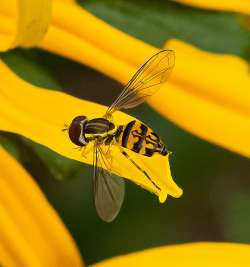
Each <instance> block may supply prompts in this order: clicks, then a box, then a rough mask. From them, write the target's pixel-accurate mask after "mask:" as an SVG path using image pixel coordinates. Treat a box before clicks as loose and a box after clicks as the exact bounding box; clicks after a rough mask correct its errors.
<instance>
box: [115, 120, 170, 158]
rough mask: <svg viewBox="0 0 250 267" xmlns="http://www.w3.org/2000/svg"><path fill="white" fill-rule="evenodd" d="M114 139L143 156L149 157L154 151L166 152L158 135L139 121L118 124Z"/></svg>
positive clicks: (164, 153) (165, 153) (163, 153)
mask: <svg viewBox="0 0 250 267" xmlns="http://www.w3.org/2000/svg"><path fill="white" fill-rule="evenodd" d="M116 139H117V142H118V143H119V144H120V145H121V146H122V147H125V148H127V149H130V150H132V151H134V152H136V153H138V154H141V155H144V156H148V157H150V156H152V155H153V154H154V153H155V152H158V153H160V154H161V155H164V156H165V155H167V153H168V152H167V149H166V147H165V146H164V144H163V142H162V141H161V139H160V138H159V136H158V135H157V134H156V133H155V132H154V131H153V130H152V129H151V128H149V127H148V126H146V125H145V124H143V123H141V122H140V121H136V120H134V121H131V122H129V123H128V124H127V125H125V126H120V127H119V131H118V133H117V136H116Z"/></svg>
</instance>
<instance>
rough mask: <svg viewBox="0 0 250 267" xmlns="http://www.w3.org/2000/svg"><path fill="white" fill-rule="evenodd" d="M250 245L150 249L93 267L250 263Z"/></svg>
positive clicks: (231, 266)
mask: <svg viewBox="0 0 250 267" xmlns="http://www.w3.org/2000/svg"><path fill="white" fill-rule="evenodd" d="M249 251H250V245H243V244H233V243H190V244H183V245H172V246H165V247H158V248H152V249H147V250H144V251H141V252H136V253H131V254H128V255H124V256H118V257H115V258H113V259H108V260H106V261H103V262H100V263H97V264H94V265H92V266H93V267H115V266H119V267H126V266H130V267H136V266H145V267H146V266H173V267H175V266H176V267H177V266H178V267H179V266H190V267H200V266H203V267H210V266H214V267H221V266H227V267H235V266H248V265H249V264H250V260H249Z"/></svg>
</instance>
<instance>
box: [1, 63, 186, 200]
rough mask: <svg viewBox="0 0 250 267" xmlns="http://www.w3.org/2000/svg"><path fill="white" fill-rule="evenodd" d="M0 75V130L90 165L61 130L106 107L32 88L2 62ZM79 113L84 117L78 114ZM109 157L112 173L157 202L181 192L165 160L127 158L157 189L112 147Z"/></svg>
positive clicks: (119, 116)
mask: <svg viewBox="0 0 250 267" xmlns="http://www.w3.org/2000/svg"><path fill="white" fill-rule="evenodd" d="M0 73H2V79H1V84H0V101H1V106H0V114H1V116H0V130H4V131H9V132H14V133H18V134H20V135H23V136H25V137H27V138H29V139H31V140H33V141H35V142H37V143H39V144H43V145H45V146H47V147H49V148H50V149H52V150H54V151H56V152H57V153H59V154H61V155H63V156H66V157H68V158H71V159H74V160H78V161H82V162H85V163H88V164H92V161H93V156H92V155H91V153H89V154H88V155H87V157H86V158H85V157H83V156H82V155H81V152H80V151H78V150H76V149H73V148H72V147H73V146H72V143H71V141H70V139H69V137H68V135H67V134H65V133H63V132H62V131H61V130H62V128H63V127H64V124H65V123H68V124H69V123H70V122H71V120H72V119H73V118H75V117H76V116H77V115H85V116H87V117H88V118H95V117H98V116H103V114H105V112H106V109H107V107H105V106H102V105H98V104H96V103H93V102H89V101H85V100H80V99H77V98H75V97H72V96H69V95H66V94H64V93H61V92H59V91H52V90H46V89H43V88H38V87H36V86H33V85H31V84H29V83H27V82H25V81H23V80H22V79H20V78H19V77H17V76H16V75H15V74H14V73H13V72H12V71H11V70H10V69H9V68H8V67H7V66H6V65H5V64H4V63H3V62H2V61H0ZM10 88H11V90H10ZM83 110H84V112H85V114H82V111H83ZM114 119H115V121H116V122H117V123H119V124H126V123H128V122H129V121H131V120H133V119H134V118H133V117H131V116H129V115H127V114H125V113H122V112H116V113H115V114H114ZM128 153H130V152H129V151H128ZM132 153H133V152H132ZM112 154H113V157H114V158H115V159H116V160H114V161H113V162H114V163H113V166H112V170H113V171H114V172H116V173H117V174H118V175H120V176H122V177H126V178H129V179H130V180H132V181H133V182H135V183H137V184H139V185H140V186H142V187H144V188H146V189H147V190H149V191H151V192H153V193H155V194H156V195H157V196H158V197H159V200H160V202H164V201H165V200H166V197H167V195H168V194H170V195H172V196H173V197H180V196H181V194H182V190H181V189H180V188H179V187H178V186H177V185H176V184H175V183H174V181H173V180H172V177H171V173H170V167H169V162H168V160H169V159H168V157H163V156H161V155H155V156H154V157H142V156H140V155H138V154H136V153H133V154H132V155H131V157H132V158H133V159H134V160H135V161H136V162H137V163H138V164H139V165H140V166H141V167H142V168H143V169H145V170H146V171H147V172H148V173H149V175H150V176H151V177H152V179H153V180H154V182H155V184H156V185H157V186H158V187H159V189H158V188H156V187H155V185H154V184H153V183H152V182H151V181H149V180H148V179H147V178H146V177H145V176H144V175H143V174H142V173H141V172H140V171H138V170H137V168H135V167H134V166H133V165H132V164H131V163H130V161H128V160H127V159H126V158H125V157H124V156H123V155H122V154H121V152H120V150H119V149H118V148H117V147H116V146H114V148H113V149H112Z"/></svg>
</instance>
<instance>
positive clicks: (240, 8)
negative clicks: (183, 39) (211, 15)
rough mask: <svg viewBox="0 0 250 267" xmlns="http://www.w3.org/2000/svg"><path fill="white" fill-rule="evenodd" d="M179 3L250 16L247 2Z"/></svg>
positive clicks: (199, 0)
mask: <svg viewBox="0 0 250 267" xmlns="http://www.w3.org/2000/svg"><path fill="white" fill-rule="evenodd" d="M175 1H176V2H178V3H181V4H185V5H189V6H193V7H198V8H205V9H212V10H222V11H233V12H241V13H246V14H250V3H249V1H245V0H222V1H217V0H209V1H208V0H207V1H206V0H205V1H204V0H175Z"/></svg>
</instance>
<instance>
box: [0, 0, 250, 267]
mask: <svg viewBox="0 0 250 267" xmlns="http://www.w3.org/2000/svg"><path fill="white" fill-rule="evenodd" d="M80 4H81V5H82V6H84V7H85V8H87V9H88V10H89V11H91V12H92V13H94V14H96V15H97V16H98V17H100V18H102V19H103V20H105V21H107V22H109V23H110V24H112V25H114V26H116V27H117V28H119V29H121V30H123V31H125V32H127V33H129V34H131V35H133V36H135V37H137V38H140V39H142V40H144V41H146V42H148V43H151V44H153V45H155V46H157V47H162V46H163V44H164V42H165V40H167V39H168V38H178V39H181V40H184V41H186V42H188V43H191V44H194V45H196V46H198V47H200V48H202V49H204V50H208V51H214V52H220V53H232V54H236V55H239V56H242V57H244V58H245V59H249V58H250V33H249V32H248V31H247V29H246V28H244V24H243V23H242V17H240V15H238V14H231V13H224V12H215V11H204V10H199V9H193V8H190V7H185V6H182V5H180V4H176V3H174V2H173V1H166V0H164V1H163V0H162V1H160V0H158V1H150V0H140V1H139V0H137V1H135V0H133V1H132V0H94V1H93V0H85V1H83V2H81V3H80ZM90 27H91V25H90ZM97 34H98V33H97ZM107 41H108V40H107ZM120 45H123V44H120ZM118 47H119V46H118ZM1 57H2V58H3V59H4V60H5V62H6V63H7V64H8V65H9V66H10V67H11V68H12V69H13V70H14V71H15V72H16V73H18V74H19V75H20V76H21V77H23V79H25V80H27V81H29V82H31V83H33V84H36V85H39V86H43V87H48V88H51V89H54V90H62V91H65V92H67V93H69V94H72V95H75V96H78V97H81V98H84V99H89V100H92V101H95V102H98V103H103V104H107V105H108V104H110V103H111V102H112V100H113V99H114V98H115V96H116V95H117V94H118V92H119V91H120V90H121V88H122V87H121V85H120V84H118V83H117V82H115V81H113V80H111V79H109V78H108V77H105V76H103V75H102V74H100V73H98V72H96V71H94V70H92V69H90V68H88V67H86V66H82V65H80V64H77V63H75V62H72V61H69V60H66V59H63V58H60V57H59V56H56V55H52V54H49V53H47V52H44V51H41V50H38V49H32V50H22V49H16V50H13V51H11V52H8V53H4V54H2V55H1ZM142 63H143V62H142ZM187 65H188V62H187ZM236 71H237V70H236ZM211 78H212V77H211ZM69 88H70V89H69ZM236 90H237V88H236ZM166 105H167V103H166ZM65 108H66V107H65ZM83 113H84V110H83ZM128 113H130V114H132V115H134V116H136V117H137V118H138V119H141V120H142V121H144V122H146V123H147V124H148V125H150V126H151V127H152V128H153V129H155V130H156V132H158V133H160V135H161V136H162V139H163V140H164V141H165V142H166V143H167V146H168V148H169V149H170V150H171V151H173V152H174V154H173V156H172V157H171V169H172V173H173V176H174V179H175V181H176V182H177V184H178V185H179V186H181V187H182V188H183V189H184V195H183V196H182V197H181V198H180V199H173V198H171V197H169V198H168V199H167V201H166V202H165V203H164V204H160V203H159V202H158V199H157V198H156V197H155V196H153V195H152V194H150V193H148V192H146V191H144V190H142V189H141V188H139V187H138V186H136V185H135V184H133V183H131V182H127V183H126V196H125V201H124V205H123V207H122V209H121V212H120V214H119V216H118V218H117V219H116V220H115V221H114V222H113V223H111V224H107V223H104V222H102V221H101V220H100V219H99V218H98V217H97V214H96V212H95V208H94V204H93V201H92V198H93V196H92V183H91V182H92V181H91V178H92V168H91V166H87V165H84V164H81V163H79V162H75V161H72V160H69V159H66V158H64V157H62V156H60V155H58V154H56V153H54V152H52V151H51V150H49V149H48V148H45V147H43V146H40V145H38V144H35V143H33V142H31V141H29V140H28V139H25V138H24V137H20V136H17V135H15V134H11V133H6V132H1V134H0V142H1V144H2V145H3V146H5V147H6V148H7V149H8V150H9V151H11V153H13V155H14V156H15V157H16V158H17V159H18V160H19V161H20V162H21V163H22V164H23V165H24V166H25V168H26V169H28V171H29V172H30V173H31V174H32V175H33V177H34V178H35V179H36V180H37V182H38V183H39V184H40V186H41V188H42V190H43V191H44V192H45V194H46V196H47V198H48V199H49V201H50V202H51V204H52V205H53V206H54V207H55V209H56V210H57V211H58V212H59V214H60V216H61V218H62V219H63V221H64V223H65V224H66V225H67V227H68V229H69V230H70V232H71V233H72V235H73V237H74V239H75V240H76V242H77V244H78V247H79V249H80V251H81V253H82V255H83V258H84V260H85V262H86V263H88V264H91V263H94V262H97V261H100V260H102V259H105V258H109V257H112V256H115V255H120V254H124V253H127V252H132V251H137V250H142V249H145V248H150V247H153V246H159V245H164V244H176V243H183V242H194V241H229V242H246V243H249V242H250V227H249V222H250V164H249V160H248V159H246V158H243V157H241V156H239V155H237V154H233V153H231V152H229V151H226V150H224V149H222V148H220V147H217V146H215V145H213V144H210V143H207V142H206V141H204V140H201V139H199V138H197V137H195V136H193V135H191V134H189V133H187V132H185V131H184V130H182V129H180V128H178V127H176V126H175V125H174V124H172V123H171V122H169V121H168V120H166V119H165V118H163V117H161V116H160V115H159V114H157V113H156V112H155V111H153V110H152V109H151V108H150V107H149V106H147V105H146V104H145V105H142V106H141V107H139V108H136V109H134V110H131V111H128ZM232 127H234V125H232ZM42 130H43V129H41V131H42ZM48 135H49V133H48ZM44 216H46V214H44ZM44 234H46V233H44Z"/></svg>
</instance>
